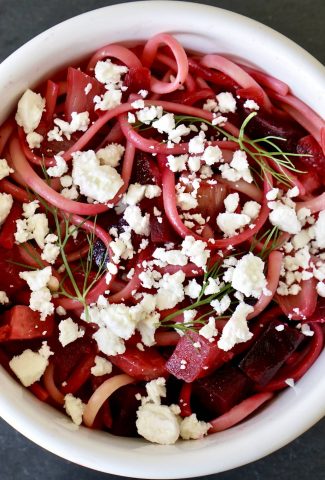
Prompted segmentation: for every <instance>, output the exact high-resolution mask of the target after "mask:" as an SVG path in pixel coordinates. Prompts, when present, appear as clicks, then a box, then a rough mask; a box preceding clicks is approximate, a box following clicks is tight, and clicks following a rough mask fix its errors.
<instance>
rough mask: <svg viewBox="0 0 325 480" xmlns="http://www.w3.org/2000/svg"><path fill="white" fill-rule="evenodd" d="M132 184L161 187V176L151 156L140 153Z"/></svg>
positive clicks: (135, 164)
mask: <svg viewBox="0 0 325 480" xmlns="http://www.w3.org/2000/svg"><path fill="white" fill-rule="evenodd" d="M131 183H140V185H161V174H160V172H159V169H158V167H157V165H156V163H155V162H154V161H153V160H152V159H151V158H150V155H149V154H147V153H143V152H140V153H138V155H137V157H136V159H135V163H134V167H133V175H132V182H131Z"/></svg>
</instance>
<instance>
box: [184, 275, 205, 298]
mask: <svg viewBox="0 0 325 480" xmlns="http://www.w3.org/2000/svg"><path fill="white" fill-rule="evenodd" d="M201 289H202V285H200V284H199V283H197V281H196V280H195V278H193V279H192V280H190V281H189V282H188V284H187V285H186V287H185V288H184V292H185V295H187V296H188V297H190V298H193V299H195V298H198V296H199V295H200V292H201Z"/></svg>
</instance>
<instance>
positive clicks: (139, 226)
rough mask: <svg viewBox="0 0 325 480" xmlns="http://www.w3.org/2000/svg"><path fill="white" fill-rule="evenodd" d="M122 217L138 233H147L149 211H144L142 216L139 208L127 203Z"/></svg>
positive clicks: (148, 228) (146, 234)
mask: <svg viewBox="0 0 325 480" xmlns="http://www.w3.org/2000/svg"><path fill="white" fill-rule="evenodd" d="M123 218H124V220H125V221H126V222H127V223H128V224H129V225H130V227H131V229H132V230H134V232H135V233H137V234H138V235H145V236H148V235H149V230H150V225H149V221H150V215H149V213H145V214H144V215H143V216H142V214H141V209H140V208H139V207H138V206H136V205H129V206H128V207H127V208H126V209H125V211H124V215H123Z"/></svg>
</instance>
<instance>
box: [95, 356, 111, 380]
mask: <svg viewBox="0 0 325 480" xmlns="http://www.w3.org/2000/svg"><path fill="white" fill-rule="evenodd" d="M112 369H113V365H112V364H111V362H109V361H108V360H106V358H103V357H99V356H98V355H96V357H95V365H94V366H93V367H92V368H91V370H90V372H91V374H92V375H94V376H95V377H102V376H103V375H109V374H110V373H112Z"/></svg>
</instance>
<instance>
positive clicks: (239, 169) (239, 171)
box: [219, 150, 253, 183]
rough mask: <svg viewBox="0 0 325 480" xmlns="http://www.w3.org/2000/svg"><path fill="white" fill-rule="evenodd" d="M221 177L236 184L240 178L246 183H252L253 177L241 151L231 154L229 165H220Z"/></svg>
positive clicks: (245, 157) (244, 153)
mask: <svg viewBox="0 0 325 480" xmlns="http://www.w3.org/2000/svg"><path fill="white" fill-rule="evenodd" d="M219 168H220V170H221V172H222V173H221V176H222V178H226V179H227V180H229V181H231V182H237V181H238V180H240V179H241V178H242V179H243V180H245V181H246V182H248V183H252V181H253V177H252V174H251V171H250V168H249V163H248V161H247V155H246V152H244V151H242V150H236V151H235V152H234V154H233V157H232V160H231V162H230V164H229V165H228V163H225V164H224V165H221V166H220V167H219Z"/></svg>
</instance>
